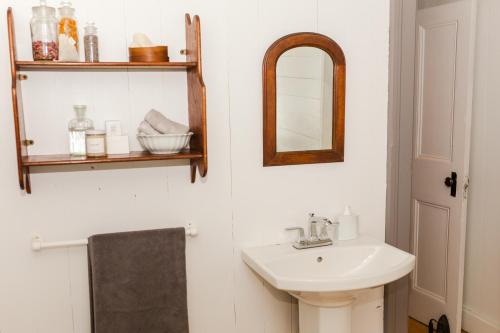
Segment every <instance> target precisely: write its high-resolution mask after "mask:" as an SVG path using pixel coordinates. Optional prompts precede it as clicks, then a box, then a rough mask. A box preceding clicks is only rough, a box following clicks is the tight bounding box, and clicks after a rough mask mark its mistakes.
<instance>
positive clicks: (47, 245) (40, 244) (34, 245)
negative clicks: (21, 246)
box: [31, 224, 198, 251]
mask: <svg viewBox="0 0 500 333" xmlns="http://www.w3.org/2000/svg"><path fill="white" fill-rule="evenodd" d="M185 229H186V236H187V237H196V236H197V235H198V229H196V227H193V226H192V225H191V224H188V226H187V227H185ZM88 243H89V241H88V240H87V239H78V240H71V241H60V242H44V241H43V240H42V237H40V236H35V237H33V238H32V239H31V249H32V250H33V251H41V250H43V249H55V248H58V247H74V246H86V245H87V244H88Z"/></svg>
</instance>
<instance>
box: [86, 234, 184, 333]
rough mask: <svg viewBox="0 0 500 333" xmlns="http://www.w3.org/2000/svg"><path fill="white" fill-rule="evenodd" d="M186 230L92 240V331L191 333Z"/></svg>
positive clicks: (112, 236) (95, 332) (90, 256)
mask: <svg viewBox="0 0 500 333" xmlns="http://www.w3.org/2000/svg"><path fill="white" fill-rule="evenodd" d="M185 238H186V236H185V230H184V228H175V229H162V230H149V231H135V232H122V233H114V234H103V235H94V236H92V237H90V238H89V244H88V256H89V280H90V281H89V282H90V298H91V299H90V301H91V302H90V303H91V319H92V332H93V333H118V332H119V333H188V332H189V326H188V312H187V296H186V294H187V293H186V258H185Z"/></svg>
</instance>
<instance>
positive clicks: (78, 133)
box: [68, 105, 94, 157]
mask: <svg viewBox="0 0 500 333" xmlns="http://www.w3.org/2000/svg"><path fill="white" fill-rule="evenodd" d="M73 109H74V110H75V113H76V118H75V119H72V120H71V121H70V122H69V124H68V130H69V153H70V155H71V156H74V157H78V156H85V155H86V153H87V151H86V144H85V139H86V138H85V133H86V131H88V130H91V129H94V124H93V122H92V120H90V119H87V118H85V112H86V111H87V106H86V105H73Z"/></svg>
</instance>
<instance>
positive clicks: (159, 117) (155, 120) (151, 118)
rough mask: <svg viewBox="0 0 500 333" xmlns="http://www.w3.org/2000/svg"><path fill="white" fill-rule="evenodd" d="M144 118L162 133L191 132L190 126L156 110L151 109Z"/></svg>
mask: <svg viewBox="0 0 500 333" xmlns="http://www.w3.org/2000/svg"><path fill="white" fill-rule="evenodd" d="M144 120H146V121H147V122H148V123H149V125H151V127H153V128H154V129H155V130H157V131H158V132H160V133H161V134H186V133H188V132H189V127H187V126H185V125H182V124H179V123H176V122H175V121H172V120H170V119H168V118H167V117H165V116H164V115H163V114H161V113H160V112H158V111H156V110H151V111H149V112H148V113H147V114H146V116H145V117H144Z"/></svg>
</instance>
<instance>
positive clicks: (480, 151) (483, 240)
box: [463, 0, 500, 333]
mask: <svg viewBox="0 0 500 333" xmlns="http://www.w3.org/2000/svg"><path fill="white" fill-rule="evenodd" d="M499 30H500V2H499V1H498V0H480V1H478V20H477V44H476V68H475V70H476V74H475V93H474V111H473V123H472V126H473V127H472V147H471V169H470V184H471V185H470V186H471V187H470V197H469V198H470V199H469V207H468V208H469V211H468V221H467V224H468V227H467V252H466V271H465V293H464V317H463V318H464V321H463V325H464V329H465V330H467V331H468V332H471V333H476V332H478V333H500V283H499V281H500V242H499V240H500V217H499V216H500V206H499V205H498V197H499V195H500V190H499V186H500V174H499V173H498V170H500V150H499V149H498V147H499V140H498V128H499V126H500V113H499V109H500V96H499V94H498V87H499V86H500V40H499V39H498V35H497V33H496V32H498V31H499Z"/></svg>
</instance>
